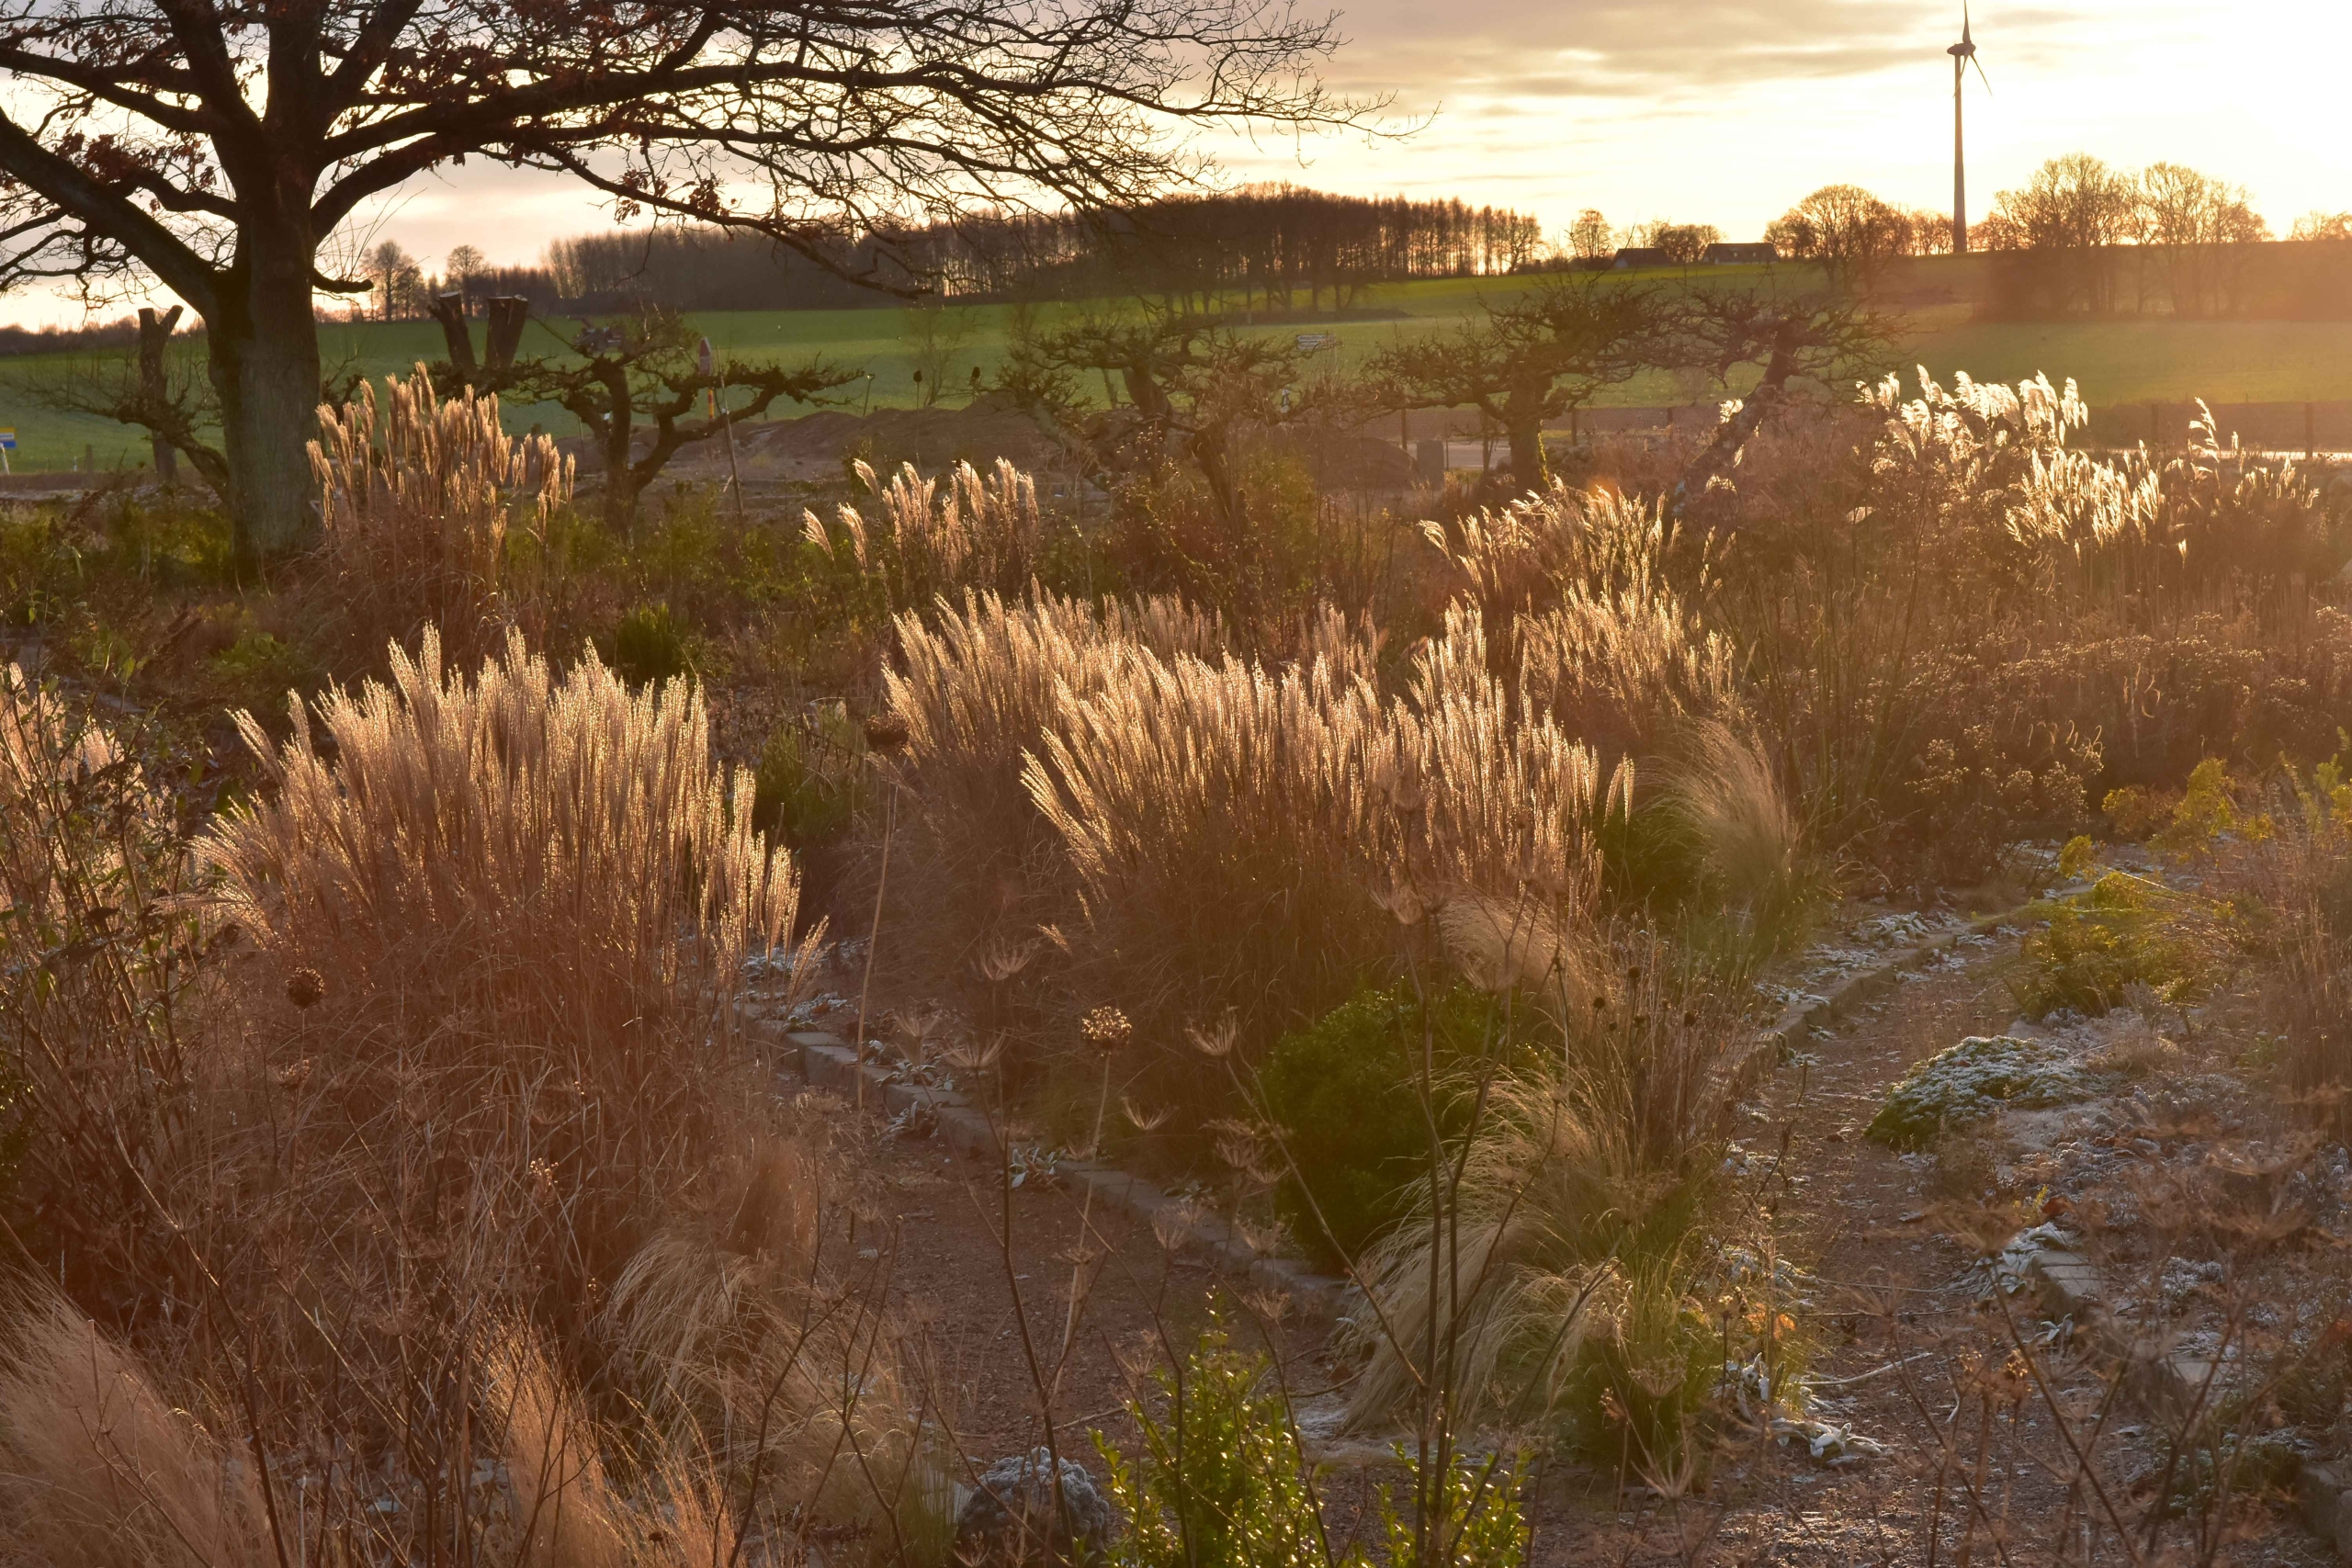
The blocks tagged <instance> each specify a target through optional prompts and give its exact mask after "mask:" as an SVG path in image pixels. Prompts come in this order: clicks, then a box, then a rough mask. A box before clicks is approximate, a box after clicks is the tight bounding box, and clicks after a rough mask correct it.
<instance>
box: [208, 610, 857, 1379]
mask: <svg viewBox="0 0 2352 1568" xmlns="http://www.w3.org/2000/svg"><path fill="white" fill-rule="evenodd" d="M293 720H294V724H293V729H294V733H293V735H292V737H291V738H290V739H288V741H287V742H286V743H285V744H284V745H283V746H280V747H272V746H270V745H269V744H268V743H267V741H266V739H265V737H264V736H263V734H262V731H261V729H260V728H259V727H258V726H257V725H256V724H255V723H254V720H253V718H252V716H250V715H241V716H239V722H240V725H241V727H242V728H243V733H244V735H245V738H246V740H247V742H248V744H249V745H251V746H252V748H253V750H254V754H255V755H256V757H257V758H259V759H260V761H261V764H262V767H263V769H264V776H265V777H266V780H267V781H268V782H269V784H271V785H272V786H273V794H272V795H269V796H267V797H266V798H264V799H262V800H259V801H256V802H254V803H252V804H247V805H241V806H238V807H235V808H233V809H232V810H229V811H226V812H224V813H222V814H221V816H220V818H218V819H217V820H216V821H215V823H214V824H213V826H212V827H211V828H210V829H209V830H208V831H207V832H206V833H205V834H204V835H203V837H202V838H201V839H199V840H198V843H197V845H196V855H197V858H198V861H199V863H202V864H203V865H205V866H207V867H209V869H211V870H212V871H214V872H215V873H217V874H218V876H219V879H220V882H219V891H218V894H217V908H218V910H219V912H220V915H222V916H223V917H225V918H226V919H230V920H232V921H233V922H235V923H236V924H238V925H240V926H243V927H244V928H245V929H247V930H249V931H252V932H253V933H254V935H255V936H256V938H257V939H258V940H259V941H260V942H261V943H262V945H263V947H264V949H265V951H266V952H267V953H271V954H273V955H275V956H276V957H277V958H278V959H279V961H280V962H282V963H285V964H289V965H290V964H306V965H308V966H310V967H312V968H315V969H317V970H318V971H319V972H320V973H321V974H322V975H328V976H334V977H335V979H336V983H337V995H336V997H335V998H334V1000H333V1001H332V1002H331V1003H329V1004H327V1005H326V1006H325V1007H324V1008H323V1009H322V1011H324V1012H326V1013H328V1014H329V1015H330V1016H329V1017H327V1018H324V1019H322V1020H321V1023H320V1031H321V1032H320V1033H319V1034H317V1035H316V1036H315V1037H314V1038H315V1039H316V1040H317V1042H318V1044H317V1046H316V1047H315V1048H314V1049H312V1050H311V1053H310V1055H311V1058H312V1059H313V1061H314V1067H313V1069H312V1071H313V1073H314V1074H315V1077H314V1078H313V1079H312V1080H311V1085H310V1088H309V1089H307V1091H306V1092H307V1093H308V1094H309V1095H310V1096H311V1097H312V1100H311V1102H312V1103H313V1104H314V1105H315V1107H316V1109H315V1110H314V1111H312V1113H311V1115H310V1116H309V1117H307V1118H306V1120H305V1122H304V1123H303V1126H302V1128H301V1129H300V1131H301V1132H302V1133H303V1134H304V1136H305V1138H306V1139H307V1138H310V1137H316V1138H319V1139H322V1140H325V1145H324V1146H322V1150H321V1152H320V1153H319V1155H318V1156H316V1157H317V1158H319V1159H320V1160H321V1161H322V1175H321V1179H322V1180H323V1179H324V1171H325V1170H334V1171H339V1172H341V1173H342V1174H343V1176H344V1177H345V1180H344V1181H343V1182H342V1184H340V1185H334V1184H327V1185H322V1187H321V1188H320V1190H319V1191H318V1192H316V1193H315V1194H314V1195H313V1197H312V1198H311V1209H312V1211H313V1213H311V1219H310V1222H309V1225H308V1227H307V1228H308V1230H309V1232H310V1233H311V1234H313V1235H316V1236H317V1237H319V1238H321V1245H322V1246H325V1245H326V1243H327V1242H328V1241H329V1240H334V1241H335V1242H336V1245H335V1246H334V1247H331V1248H330V1249H329V1254H328V1258H327V1259H326V1260H323V1261H322V1262H321V1263H320V1264H319V1265H317V1267H319V1268H321V1269H323V1270H325V1271H327V1272H329V1273H331V1274H334V1275H336V1276H337V1277H343V1276H346V1275H347V1276H348V1278H349V1282H350V1288H351V1289H352V1291H353V1292H355V1296H356V1299H366V1298H367V1294H368V1292H394V1285H393V1283H392V1282H390V1281H387V1280H379V1279H378V1278H377V1276H376V1274H375V1273H374V1272H371V1271H372V1270H376V1269H387V1268H390V1267H391V1260H390V1258H387V1257H386V1256H385V1255H384V1247H385V1246H386V1245H387V1242H386V1237H385V1236H384V1235H380V1234H379V1232H380V1230H381V1227H380V1224H378V1223H377V1221H376V1220H375V1218H374V1217H373V1215H374V1212H375V1211H377V1210H379V1209H380V1208H381V1207H382V1206H383V1205H385V1204H386V1203H389V1202H392V1201H394V1200H393V1198H391V1197H390V1196H387V1192H389V1193H390V1194H398V1193H400V1192H401V1191H403V1190H405V1187H404V1185H403V1182H402V1179H401V1177H400V1175H399V1172H400V1171H401V1169H402V1168H404V1162H406V1161H408V1160H411V1159H413V1158H415V1157H418V1156H417V1155H416V1153H415V1150H414V1149H413V1146H412V1145H415V1144H416V1143H418V1142H419V1141H420V1139H424V1141H425V1142H426V1143H428V1144H429V1145H430V1146H431V1147H432V1148H433V1149H434V1151H435V1154H434V1157H435V1159H436V1160H439V1161H442V1162H445V1163H446V1162H448V1161H455V1162H457V1163H456V1166H455V1169H457V1170H459V1171H463V1172H464V1173H465V1179H463V1180H462V1181H454V1182H443V1183H441V1184H440V1187H441V1190H444V1191H445V1194H446V1195H445V1197H444V1199H443V1200H442V1201H444V1202H445V1203H456V1202H458V1201H460V1200H462V1207H461V1209H460V1210H459V1211H458V1212H455V1213H447V1214H444V1215H441V1216H439V1217H438V1218H437V1219H436V1222H435V1223H436V1224H438V1225H440V1226H442V1227H443V1228H444V1234H445V1236H446V1245H445V1246H444V1247H440V1248H438V1249H436V1251H435V1258H437V1259H439V1260H440V1261H439V1262H438V1263H437V1264H436V1265H435V1269H408V1270H406V1271H405V1272H403V1273H400V1274H399V1275H398V1280H399V1284H398V1291H397V1294H399V1295H400V1296H401V1297H403V1298H404V1297H406V1296H408V1295H409V1294H410V1293H411V1292H424V1293H425V1295H426V1297H427V1298H428V1299H429V1298H430V1295H431V1292H425V1289H424V1282H426V1281H429V1280H431V1279H433V1278H434V1277H435V1272H436V1270H438V1269H446V1270H447V1271H448V1272H449V1273H450V1274H451V1275H452V1276H454V1278H453V1279H452V1280H450V1281H449V1282H448V1284H447V1290H448V1292H450V1293H451V1295H452V1297H453V1299H456V1300H459V1301H462V1300H464V1299H465V1298H466V1296H467V1295H468V1294H469V1293H470V1292H486V1293H488V1294H489V1295H490V1296H491V1297H492V1298H493V1299H508V1300H512V1299H515V1297H516V1296H518V1295H519V1296H520V1297H522V1298H523V1299H526V1300H532V1299H542V1298H543V1299H544V1300H546V1301H548V1302H549V1303H553V1310H558V1311H560V1312H564V1313H569V1314H575V1315H577V1314H579V1311H580V1309H579V1305H578V1303H579V1302H580V1300H581V1292H582V1291H584V1290H585V1288H586V1283H587V1281H588V1280H594V1279H610V1278H611V1276H612V1273H613V1271H614V1270H616V1269H618V1268H619V1267H620V1266H621V1264H622V1263H623V1261H625V1259H626V1258H627V1257H628V1254H629V1253H630V1252H631V1251H633V1250H634V1249H635V1247H636V1246H637V1244H638V1240H639V1237H641V1236H642V1235H645V1234H647V1231H648V1228H649V1227H650V1226H652V1225H654V1224H656V1223H657V1220H658V1215H659V1213H660V1211H661V1210H662V1208H663V1207H664V1206H665V1205H666V1204H668V1203H670V1202H672V1201H674V1199H675V1197H676V1195H677V1194H678V1193H680V1192H682V1191H686V1190H692V1189H693V1188H694V1187H695V1185H696V1184H697V1183H702V1182H707V1179H708V1168H709V1164H710V1161H711V1159H712V1157H713V1156H714V1155H715V1154H717V1153H718V1151H719V1150H720V1149H722V1148H723V1147H724V1146H725V1145H726V1142H727V1141H728V1140H729V1138H732V1137H736V1136H739V1135H740V1129H741V1125H742V1124H743V1123H744V1122H746V1121H747V1120H754V1119H756V1116H757V1114H758V1112H757V1110H756V1107H757V1105H758V1103H759V1102H758V1101H756V1100H753V1101H746V1100H744V1099H743V1098H742V1095H743V1087H742V1077H743V1075H744V1074H745V1073H746V1072H747V1071H748V1070H750V1064H749V1060H748V1058H747V1057H746V1056H744V1055H742V1054H741V1053H739V1052H734V1051H731V1050H729V1049H726V1048H724V1047H725V1045H726V1044H727V1043H730V1042H731V1041H732V1040H733V1038H734V1033H733V1032H734V1029H735V1010H734V1007H733V1005H732V1004H733V999H734V998H735V996H736V994H737V992H738V990H739V988H740V986H741V975H742V967H743V960H744V958H745V957H746V955H747V954H748V953H751V952H752V951H756V950H762V949H766V948H769V947H772V946H774V945H775V944H776V943H777V942H779V941H781V940H782V939H783V937H784V934H785V933H786V931H789V930H790V928H791V924H792V920H793V916H794V913H795V906H796V904H797V896H798V881H797V874H796V873H795V871H794V868H793V866H792V863H791V861H790V858H789V856H788V855H786V853H785V852H781V851H771V850H770V849H769V848H768V847H767V845H766V843H765V842H764V840H763V839H762V838H761V836H760V835H759V834H757V833H756V832H754V831H753V830H752V827H751V819H752V791H753V784H752V778H751V775H750V774H749V773H746V772H744V771H742V770H738V771H737V772H736V773H735V776H734V778H733V780H732V785H731V788H730V787H729V780H728V779H727V777H726V775H725V774H724V773H722V772H721V771H720V769H719V768H718V766H717V765H716V764H715V763H714V762H713V761H712V760H711V754H710V742H709V733H708V732H709V719H708V716H707V711H706V709H705V707H704V705H703V701H702V698H701V695H700V694H699V693H698V692H697V691H696V690H695V688H694V687H693V686H692V685H691V684H689V683H688V682H684V681H673V682H669V683H667V684H665V685H663V686H662V687H660V688H658V689H656V688H650V687H649V688H645V689H640V690H639V691H636V692H631V691H630V690H629V689H628V687H627V686H626V685H624V684H623V683H622V682H621V681H620V680H619V679H618V678H617V677H616V676H615V675H614V674H613V673H612V672H611V671H608V670H606V669H605V668H604V667H603V666H602V665H600V664H598V663H597V662H596V661H595V660H594V658H593V657H591V658H589V659H587V660H584V661H583V662H582V663H581V664H579V665H576V666H574V667H573V668H572V669H571V671H569V672H567V673H566V674H565V675H564V676H562V677H561V678H560V679H559V678H558V677H557V676H556V675H555V673H554V672H553V671H551V670H550V669H549V667H548V664H547V662H546V660H543V659H540V658H537V657H536V656H533V655H531V654H529V653H527V652H526V649H524V646H523V643H522V639H521V637H520V635H519V634H516V635H515V636H513V637H510V639H509V642H508V646H507V649H506V652H505V653H504V655H503V656H502V657H501V658H499V659H496V660H491V661H489V662H487V663H485V664H484V665H483V666H482V668H481V672H480V674H479V675H478V676H477V677H476V678H474V679H472V680H469V679H467V678H466V677H464V676H462V675H451V676H447V677H446V678H445V676H444V674H443V672H442V670H441V667H440V660H439V649H438V647H437V646H436V643H435V639H434V638H433V637H431V636H429V635H428V636H427V637H426V638H425V640H424V651H423V654H422V657H421V658H419V659H418V660H409V659H408V658H406V657H405V656H404V655H402V654H401V652H400V651H399V650H398V649H394V650H393V652H392V682H391V684H390V685H385V684H380V683H376V682H370V683H369V684H368V685H367V686H366V687H364V688H362V689H361V690H360V691H358V692H356V693H352V692H347V691H343V690H334V691H331V692H329V693H328V694H326V696H325V697H324V698H322V700H321V701H320V702H319V704H318V705H317V714H316V722H317V723H318V724H319V725H320V726H321V727H322V728H323V729H324V730H325V737H324V739H325V741H326V742H329V743H331V745H332V748H333V750H332V753H331V754H332V755H333V757H334V761H328V760H327V754H326V753H325V752H324V749H323V747H322V743H321V741H320V740H319V739H314V734H313V730H312V723H313V719H312V715H311V712H310V711H309V710H308V709H306V708H304V707H302V706H300V705H297V706H296V707H295V709H294V714H293ZM816 940H817V933H814V932H812V933H810V934H809V937H808V938H807V939H806V942H815V941H816ZM808 951H809V949H808V947H807V945H806V944H805V943H804V946H803V949H802V952H803V953H804V955H805V954H806V953H807V952H808ZM811 969H813V965H812V964H801V965H797V966H796V973H801V974H806V973H809V971H810V970H811ZM338 1128H340V1129H341V1133H340V1135H339V1136H336V1135H335V1132H336V1129H338ZM427 1131H429V1133H430V1134H431V1136H430V1138H429V1139H425V1138H424V1134H425V1132H427ZM328 1149H332V1150H333V1154H332V1156H330V1154H329V1153H328V1152H327V1150H328ZM355 1161H356V1162H359V1163H358V1164H357V1165H353V1164H352V1162H355ZM371 1161H372V1162H376V1166H375V1168H370V1167H369V1165H368V1162H371ZM371 1224H374V1225H376V1228H375V1229H371V1228H370V1226H371ZM346 1225H347V1226H350V1227H353V1228H354V1232H355V1234H353V1235H344V1236H339V1235H338V1229H339V1227H342V1226H346ZM392 1234H393V1235H394V1237H395V1238H396V1236H397V1234H398V1233H397V1232H395V1233H392ZM416 1310H418V1311H420V1312H424V1318H423V1319H422V1320H421V1321H424V1322H425V1323H428V1324H436V1325H437V1324H438V1323H439V1319H438V1318H437V1317H435V1315H434V1314H432V1313H431V1312H430V1311H426V1310H425V1309H424V1307H423V1306H422V1305H419V1306H418V1307H417V1308H416ZM433 1331H434V1332H436V1333H437V1332H439V1329H438V1328H435V1329H434V1330H433Z"/></svg>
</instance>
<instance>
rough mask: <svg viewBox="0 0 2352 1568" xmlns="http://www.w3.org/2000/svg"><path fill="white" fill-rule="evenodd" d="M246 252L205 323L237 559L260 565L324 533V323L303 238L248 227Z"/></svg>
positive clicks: (223, 283)
mask: <svg viewBox="0 0 2352 1568" xmlns="http://www.w3.org/2000/svg"><path fill="white" fill-rule="evenodd" d="M241 248H242V253H243V254H240V255H239V257H238V259H237V263H236V265H234V266H233V267H232V268H231V269H230V270H229V273H228V275H227V276H224V277H223V278H222V279H221V284H220V299H219V306H220V308H219V310H217V311H216V312H215V314H214V315H213V316H212V317H211V318H210V319H209V320H208V321H207V322H206V327H207V329H208V333H209V337H208V344H209V350H210V354H211V372H212V385H213V389H214V390H215V391H216V392H218V393H219V394H220V436H221V442H220V445H221V448H222V451H223V453H224V455H225V456H226V457H228V460H229V516H230V520H231V525H232V542H233V544H234V547H235V551H236V557H237V561H238V564H239V565H240V566H241V567H257V566H260V565H262V564H264V563H265V562H267V561H271V560H276V559H282V558H285V557H287V556H290V555H293V554H295V553H296V552H298V551H300V550H303V549H306V548H308V547H310V546H311V544H312V543H314V542H315V541H316V539H317V536H318V528H319V520H318V513H317V510H316V508H315V507H314V506H313V505H312V504H311V457H310V452H309V450H308V443H309V441H310V439H311V433H312V430H313V428H314V426H315V424H316V422H317V419H318V412H319V325H318V321H317V319H316V318H315V317H313V316H312V315H311V246H310V243H309V242H308V239H307V237H304V236H300V235H292V234H285V235H265V234H257V233H256V232H255V231H254V230H253V229H248V230H247V231H246V233H245V234H244V236H243V242H242V247H241Z"/></svg>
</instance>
